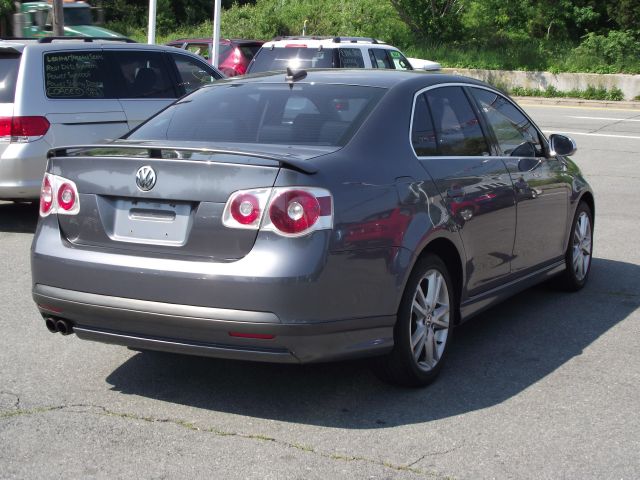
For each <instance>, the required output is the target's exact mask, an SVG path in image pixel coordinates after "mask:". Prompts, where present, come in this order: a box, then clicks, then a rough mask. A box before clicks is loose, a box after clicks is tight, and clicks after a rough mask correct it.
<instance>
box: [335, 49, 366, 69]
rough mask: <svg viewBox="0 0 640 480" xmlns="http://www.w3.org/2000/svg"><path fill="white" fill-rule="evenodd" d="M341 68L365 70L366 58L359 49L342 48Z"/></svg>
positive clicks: (340, 50)
mask: <svg viewBox="0 0 640 480" xmlns="http://www.w3.org/2000/svg"><path fill="white" fill-rule="evenodd" d="M339 52H340V67H341V68H364V58H362V52H361V51H360V50H359V49H357V48H341V49H339Z"/></svg>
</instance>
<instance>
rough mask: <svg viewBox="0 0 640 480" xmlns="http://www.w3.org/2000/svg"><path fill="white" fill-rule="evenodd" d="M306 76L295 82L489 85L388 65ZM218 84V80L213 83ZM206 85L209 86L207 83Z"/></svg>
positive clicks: (266, 78)
mask: <svg viewBox="0 0 640 480" xmlns="http://www.w3.org/2000/svg"><path fill="white" fill-rule="evenodd" d="M306 72H307V76H306V77H305V78H304V79H303V80H299V81H297V82H295V83H301V84H309V83H323V84H337V85H338V84H339V85H362V86H368V87H379V88H392V87H396V86H399V85H403V84H408V83H415V84H416V85H422V86H423V87H428V86H432V85H441V84H451V83H465V84H470V85H479V86H490V85H488V84H486V83H484V82H481V81H479V80H475V79H473V78H469V77H463V76H461V75H447V74H442V73H432V72H427V71H420V70H389V69H382V68H381V69H367V68H354V69H347V68H327V69H309V70H307V71H306ZM285 76H286V73H285V72H283V71H278V72H261V73H256V74H250V75H246V76H244V77H233V78H229V79H224V80H219V81H218V82H216V83H221V82H256V83H280V82H282V83H284V82H285ZM212 85H215V84H212ZM204 88H208V86H205V87H204Z"/></svg>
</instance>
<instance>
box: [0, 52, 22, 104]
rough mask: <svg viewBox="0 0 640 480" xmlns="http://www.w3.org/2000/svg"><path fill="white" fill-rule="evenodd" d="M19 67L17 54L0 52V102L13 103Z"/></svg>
mask: <svg viewBox="0 0 640 480" xmlns="http://www.w3.org/2000/svg"><path fill="white" fill-rule="evenodd" d="M19 67H20V55H19V54H17V53H16V54H6V53H3V54H0V103H13V101H14V97H15V95H16V79H17V78H18V68H19Z"/></svg>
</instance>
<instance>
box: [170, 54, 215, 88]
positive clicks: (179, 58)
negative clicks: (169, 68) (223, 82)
mask: <svg viewBox="0 0 640 480" xmlns="http://www.w3.org/2000/svg"><path fill="white" fill-rule="evenodd" d="M171 58H173V60H174V61H175V62H176V68H177V69H178V75H179V76H180V87H181V89H184V91H183V92H180V93H191V92H193V91H194V90H197V89H198V88H200V87H201V86H203V85H207V84H209V83H212V82H214V81H215V80H216V78H215V77H213V75H211V73H210V72H209V71H207V70H206V69H205V67H204V65H202V63H200V62H198V61H196V60H194V59H193V58H189V57H187V56H185V55H180V54H171Z"/></svg>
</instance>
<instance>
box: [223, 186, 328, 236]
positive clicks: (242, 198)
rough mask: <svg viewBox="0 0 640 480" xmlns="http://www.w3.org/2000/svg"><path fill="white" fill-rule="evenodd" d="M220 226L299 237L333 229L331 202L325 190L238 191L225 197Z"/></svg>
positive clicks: (273, 189)
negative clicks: (225, 202)
mask: <svg viewBox="0 0 640 480" xmlns="http://www.w3.org/2000/svg"><path fill="white" fill-rule="evenodd" d="M222 223H223V224H224V225H225V226H226V227H229V228H245V229H253V230H257V229H261V230H265V231H271V232H275V233H277V234H279V235H282V236H285V237H300V236H303V235H307V234H309V233H311V232H314V231H316V230H326V229H331V228H333V201H332V197H331V194H330V193H329V191H328V190H325V189H322V188H315V187H278V188H266V189H256V190H241V191H238V192H234V193H232V194H231V196H230V197H229V200H228V201H227V204H226V206H225V209H224V212H223V214H222Z"/></svg>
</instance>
